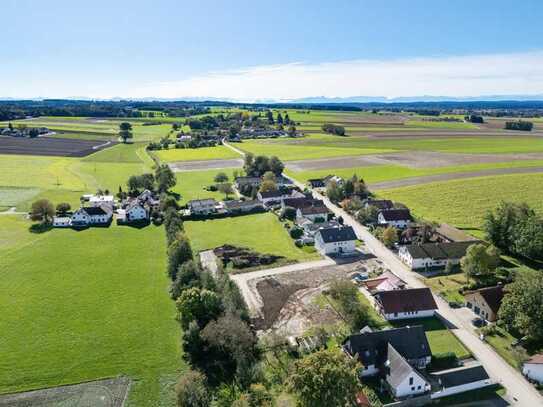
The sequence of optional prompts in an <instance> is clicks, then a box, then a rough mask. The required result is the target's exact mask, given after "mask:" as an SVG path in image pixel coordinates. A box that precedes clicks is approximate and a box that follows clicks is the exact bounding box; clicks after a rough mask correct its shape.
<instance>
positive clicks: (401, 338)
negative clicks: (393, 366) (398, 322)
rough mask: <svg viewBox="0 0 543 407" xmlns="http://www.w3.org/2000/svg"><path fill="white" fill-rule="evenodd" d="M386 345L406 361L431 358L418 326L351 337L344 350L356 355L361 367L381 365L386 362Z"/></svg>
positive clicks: (422, 331)
mask: <svg viewBox="0 0 543 407" xmlns="http://www.w3.org/2000/svg"><path fill="white" fill-rule="evenodd" d="M388 344H391V345H392V346H394V349H396V350H397V351H398V352H399V353H400V354H401V355H402V356H403V357H404V358H406V359H407V360H413V359H421V358H426V357H429V356H432V352H431V351H430V345H429V343H428V339H427V338H426V333H425V332H424V328H423V327H422V326H420V325H417V326H405V327H402V328H395V329H386V330H383V331H374V332H366V333H362V334H356V335H351V336H350V337H349V338H347V340H346V341H345V342H344V345H343V346H344V349H345V350H346V351H347V352H348V353H349V354H351V355H353V356H354V355H356V354H358V358H359V359H360V361H361V362H362V365H364V366H368V365H382V364H383V363H384V362H385V361H386V360H387V353H388Z"/></svg>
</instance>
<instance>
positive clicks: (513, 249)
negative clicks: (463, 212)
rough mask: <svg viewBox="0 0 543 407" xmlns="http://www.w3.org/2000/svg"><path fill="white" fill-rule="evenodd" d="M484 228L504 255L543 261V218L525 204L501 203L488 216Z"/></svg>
mask: <svg viewBox="0 0 543 407" xmlns="http://www.w3.org/2000/svg"><path fill="white" fill-rule="evenodd" d="M483 228H484V230H485V232H486V236H487V238H488V239H489V240H490V241H491V242H492V244H494V245H495V246H496V247H498V248H500V249H501V250H502V251H504V252H505V253H510V254H514V255H519V256H523V257H526V258H528V259H532V260H538V261H540V260H543V218H542V217H541V216H539V215H537V214H536V213H535V211H534V210H533V209H532V208H530V207H529V206H528V205H527V204H526V203H520V204H515V203H511V202H501V203H500V204H499V205H498V207H497V208H496V209H495V210H493V211H489V212H488V213H487V214H486V216H485V221H484V225H483Z"/></svg>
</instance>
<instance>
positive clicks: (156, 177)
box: [127, 164, 177, 193]
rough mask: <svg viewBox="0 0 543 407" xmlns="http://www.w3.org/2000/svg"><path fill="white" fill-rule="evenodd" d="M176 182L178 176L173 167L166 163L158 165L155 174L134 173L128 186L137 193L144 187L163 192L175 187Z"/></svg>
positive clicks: (129, 179)
mask: <svg viewBox="0 0 543 407" xmlns="http://www.w3.org/2000/svg"><path fill="white" fill-rule="evenodd" d="M176 184H177V178H176V177H175V174H174V172H173V171H172V170H171V168H170V167H168V165H166V164H162V165H159V166H157V167H156V169H155V173H154V174H151V173H145V174H141V175H132V176H131V177H130V178H128V181H127V186H128V189H129V191H130V192H131V193H132V192H134V193H137V192H138V191H141V190H144V189H148V190H150V191H157V192H159V193H163V192H166V191H168V190H169V189H170V188H173V187H174V186H175V185H176Z"/></svg>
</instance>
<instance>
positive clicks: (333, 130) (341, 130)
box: [321, 123, 345, 136]
mask: <svg viewBox="0 0 543 407" xmlns="http://www.w3.org/2000/svg"><path fill="white" fill-rule="evenodd" d="M321 129H322V131H324V132H325V133H329V134H335V135H336V136H344V135H345V127H343V126H340V125H338V124H333V123H324V124H323V125H322V127H321Z"/></svg>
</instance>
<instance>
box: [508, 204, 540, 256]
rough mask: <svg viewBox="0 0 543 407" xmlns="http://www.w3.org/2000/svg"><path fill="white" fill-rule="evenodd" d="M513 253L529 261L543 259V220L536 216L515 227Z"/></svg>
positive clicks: (527, 218)
mask: <svg viewBox="0 0 543 407" xmlns="http://www.w3.org/2000/svg"><path fill="white" fill-rule="evenodd" d="M513 251H514V252H515V253H517V254H520V255H521V256H524V257H527V258H529V259H533V260H541V259H543V220H542V219H540V218H539V217H537V216H536V215H535V214H534V215H532V216H528V217H526V218H525V219H523V220H521V221H520V222H518V223H517V224H516V225H515V231H514V242H513Z"/></svg>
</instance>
